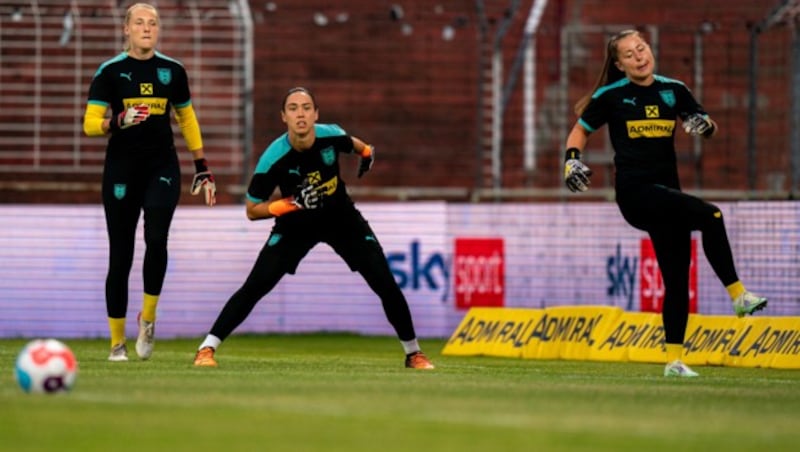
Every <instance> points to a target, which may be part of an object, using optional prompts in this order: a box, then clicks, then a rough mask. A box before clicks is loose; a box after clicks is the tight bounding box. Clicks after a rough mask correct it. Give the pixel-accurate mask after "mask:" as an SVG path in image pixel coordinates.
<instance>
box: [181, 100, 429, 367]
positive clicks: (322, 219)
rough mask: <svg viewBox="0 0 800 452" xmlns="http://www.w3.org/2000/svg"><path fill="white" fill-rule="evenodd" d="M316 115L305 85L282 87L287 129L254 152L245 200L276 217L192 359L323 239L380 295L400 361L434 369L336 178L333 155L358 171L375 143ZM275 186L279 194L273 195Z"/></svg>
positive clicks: (379, 253) (202, 361)
mask: <svg viewBox="0 0 800 452" xmlns="http://www.w3.org/2000/svg"><path fill="white" fill-rule="evenodd" d="M318 117H319V110H318V107H317V104H316V101H315V99H314V96H313V95H312V94H311V92H310V91H309V90H307V89H306V88H302V87H298V88H292V89H290V90H289V92H288V93H287V94H286V96H285V97H284V99H283V104H282V105H281V118H282V119H283V122H284V123H285V124H286V126H287V129H288V130H287V132H286V133H284V134H283V135H281V136H279V137H278V138H277V139H275V141H273V142H272V144H270V145H269V147H267V149H266V151H264V154H263V155H262V156H261V158H260V159H259V161H258V164H257V166H256V169H255V174H253V177H252V179H251V180H250V185H249V187H248V189H247V197H246V198H247V199H246V201H245V203H246V213H247V218H248V219H250V220H263V219H268V218H274V219H275V220H274V221H275V224H274V226H273V227H272V232H271V234H270V236H269V238H268V239H267V242H266V243H265V244H264V247H263V248H262V249H261V253H260V254H259V255H258V258H257V259H256V262H255V263H254V264H253V268H252V270H251V271H250V274H249V275H248V277H247V279H246V280H245V282H244V284H243V285H242V286H241V287H240V288H239V290H237V291H236V292H235V293H234V294H233V296H231V297H230V299H229V300H228V302H227V303H226V304H225V306H224V307H223V308H222V311H221V312H220V314H219V316H218V317H217V320H216V321H215V322H214V325H213V326H212V327H211V330H210V331H209V333H208V335H207V336H206V338H205V340H203V342H202V343H201V344H200V346H199V347H198V351H197V354H196V355H195V360H194V365H195V366H200V367H216V366H217V361H216V358H215V356H214V354H215V352H216V350H217V349H218V348H219V346H220V344H221V343H222V341H223V340H225V338H226V337H228V336H229V335H230V334H231V333H232V332H233V330H234V329H236V327H238V326H239V325H240V324H241V323H242V322H244V320H245V319H246V318H247V316H248V315H249V314H250V312H251V311H252V309H253V307H254V306H255V305H256V303H258V302H259V300H261V299H262V298H263V297H265V296H266V295H267V294H268V293H269V292H270V291H271V290H272V288H274V287H275V285H276V284H278V281H280V280H281V278H283V276H284V275H285V274H287V273H288V274H294V272H295V270H296V269H297V266H298V264H299V263H300V261H301V260H302V259H303V257H304V256H305V255H306V254H307V253H308V252H309V251H310V250H311V248H313V247H314V246H316V245H317V244H318V243H326V244H328V245H330V246H331V248H333V250H334V251H336V253H337V254H338V255H339V256H341V257H342V259H344V261H345V262H346V263H347V265H348V266H349V267H350V270H352V271H355V272H358V273H360V274H361V276H362V277H363V278H364V280H365V281H366V283H367V284H368V285H369V287H370V288H371V289H372V290H373V291H374V292H375V294H376V295H377V296H378V298H380V300H381V304H382V305H383V310H384V313H385V314H386V318H387V320H388V321H389V323H390V324H391V325H392V327H394V330H395V332H396V333H397V336H398V338H399V339H400V342H401V345H402V347H403V351H404V352H405V355H406V358H405V366H406V367H408V368H412V369H433V364H432V363H431V362H430V360H429V359H428V358H427V357H426V356H425V354H424V353H422V351H421V350H420V346H419V343H418V342H417V337H416V333H415V332H414V324H413V322H412V319H411V312H410V310H409V307H408V303H407V302H406V299H405V296H404V295H403V292H402V291H401V290H400V287H399V286H398V285H397V282H396V281H395V279H394V276H393V275H392V272H391V270H390V269H389V264H388V262H387V261H386V256H385V255H384V252H383V248H381V245H380V242H379V241H378V238H377V237H376V236H375V232H373V231H372V228H371V227H370V226H369V224H368V223H367V221H366V220H365V219H364V217H363V216H362V215H361V212H359V211H358V209H356V207H355V205H354V204H353V201H352V200H351V199H350V196H349V195H348V194H347V188H346V187H345V183H344V181H343V180H342V179H341V178H340V174H339V159H340V155H343V154H344V155H346V154H353V153H355V154H356V155H358V157H359V164H358V177H361V176H363V175H364V174H365V173H366V172H367V171H369V170H370V169H371V168H372V163H373V162H374V161H375V149H374V148H373V147H372V146H370V145H368V144H366V143H365V142H364V141H362V140H360V139H359V138H356V137H354V136H350V135H348V134H347V133H345V131H344V130H343V129H342V128H341V127H339V126H337V125H334V124H317V119H318ZM276 191H277V192H279V194H278V195H276V196H273V193H274V192H276Z"/></svg>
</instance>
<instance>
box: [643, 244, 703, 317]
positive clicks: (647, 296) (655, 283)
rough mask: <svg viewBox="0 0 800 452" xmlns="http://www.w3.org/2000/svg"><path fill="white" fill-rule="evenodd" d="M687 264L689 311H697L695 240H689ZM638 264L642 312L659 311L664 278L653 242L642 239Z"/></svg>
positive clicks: (661, 302)
mask: <svg viewBox="0 0 800 452" xmlns="http://www.w3.org/2000/svg"><path fill="white" fill-rule="evenodd" d="M691 247H692V248H691V249H692V254H691V256H692V257H691V260H690V264H689V312H697V240H696V239H694V238H693V239H692V242H691ZM639 256H640V262H641V263H640V265H639V301H640V310H641V311H642V312H661V310H662V308H663V306H664V280H663V279H662V278H661V269H660V268H658V261H656V253H655V250H653V243H652V242H651V241H650V239H649V238H645V239H642V241H641V251H640V254H639Z"/></svg>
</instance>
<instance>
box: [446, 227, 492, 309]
mask: <svg viewBox="0 0 800 452" xmlns="http://www.w3.org/2000/svg"><path fill="white" fill-rule="evenodd" d="M453 268H454V273H455V282H454V284H455V291H456V307H457V308H458V309H469V308H471V307H479V306H484V307H486V306H489V307H503V306H505V254H504V250H503V239H475V238H470V239H467V238H458V239H456V240H455V253H454V257H453Z"/></svg>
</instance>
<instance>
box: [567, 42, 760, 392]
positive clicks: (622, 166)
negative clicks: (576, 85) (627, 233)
mask: <svg viewBox="0 0 800 452" xmlns="http://www.w3.org/2000/svg"><path fill="white" fill-rule="evenodd" d="M654 64H655V62H654V61H653V53H652V52H651V50H650V46H649V45H648V43H647V42H646V41H645V40H644V38H643V37H642V36H641V35H640V33H639V32H638V31H636V30H624V31H622V32H620V33H618V34H617V35H615V36H614V37H612V38H611V39H610V40H609V41H608V45H607V48H606V59H605V64H604V67H603V71H602V72H601V74H600V76H599V78H598V81H597V83H596V85H595V87H594V89H593V91H592V92H591V93H589V94H587V95H586V96H585V97H584V98H583V99H581V100H580V101H578V103H577V104H576V106H575V111H576V113H577V114H578V115H579V116H580V118H579V119H578V121H577V123H576V124H575V125H574V127H573V128H572V131H571V132H570V133H569V136H568V137H567V142H566V148H567V150H566V158H565V161H566V163H565V164H564V179H565V182H566V185H567V187H568V188H569V189H570V190H571V191H573V192H582V191H585V190H587V189H588V185H589V176H590V175H591V170H590V169H589V168H588V167H587V166H586V165H585V164H583V163H582V162H581V160H580V158H581V151H582V150H583V149H584V148H585V147H586V143H587V140H588V137H589V135H590V134H591V133H593V132H595V131H596V130H597V129H599V128H600V127H601V126H602V125H604V124H608V133H609V136H610V139H611V143H612V145H613V147H614V151H615V156H614V164H615V166H616V180H615V191H616V202H617V205H618V207H619V209H620V212H621V213H622V216H623V217H624V218H625V220H626V221H627V222H628V223H629V224H630V225H631V226H633V227H635V228H637V229H640V230H643V231H646V232H647V233H648V234H649V236H650V239H651V240H652V242H653V248H654V249H655V253H656V259H657V261H658V265H659V267H660V269H661V274H662V277H663V279H664V286H665V294H664V307H663V312H662V319H663V323H664V335H665V342H666V351H667V365H666V367H665V369H664V375H665V376H668V377H673V376H675V377H696V376H697V373H696V372H694V371H693V370H692V369H690V368H689V367H688V366H687V365H686V364H684V363H683V361H682V356H683V340H684V335H685V333H686V324H687V322H688V318H689V264H690V250H691V231H693V230H699V231H701V233H702V238H703V250H704V251H705V254H706V257H707V258H708V260H709V263H710V264H711V267H712V268H713V269H714V272H715V273H716V275H717V277H718V278H719V280H720V281H721V282H722V283H723V284H724V285H725V287H726V288H727V291H728V294H729V295H730V297H731V300H733V310H734V312H735V313H736V315H737V316H739V317H742V316H744V315H745V314H752V313H753V312H755V311H758V310H761V309H763V308H765V307H766V306H767V299H766V298H764V297H759V296H757V295H754V294H752V293H751V292H748V291H747V290H746V289H745V287H744V285H743V284H742V282H741V281H740V280H739V277H738V276H737V274H736V269H735V267H734V262H733V257H732V253H731V248H730V244H729V242H728V236H727V232H726V231H725V222H724V220H723V218H722V212H721V211H720V210H719V209H718V208H717V207H716V206H715V205H713V204H710V203H708V202H705V201H703V200H701V199H698V198H696V197H694V196H690V195H688V194H685V193H683V192H681V188H680V184H679V179H678V168H677V163H676V154H675V145H674V138H675V127H676V118H680V119H681V122H682V125H683V128H684V130H685V131H686V132H687V133H689V134H690V135H700V136H703V137H705V138H711V137H712V136H713V135H714V134H715V133H716V132H717V124H716V123H715V122H714V121H712V120H711V118H709V116H708V114H707V113H706V112H705V111H704V110H703V107H702V106H701V105H700V104H699V103H698V102H697V100H695V98H694V96H693V95H692V93H691V92H690V91H689V89H688V88H687V87H686V85H684V84H683V83H682V82H680V81H678V80H674V79H670V78H666V77H663V76H661V75H657V74H654V72H653V70H654V69H653V67H654Z"/></svg>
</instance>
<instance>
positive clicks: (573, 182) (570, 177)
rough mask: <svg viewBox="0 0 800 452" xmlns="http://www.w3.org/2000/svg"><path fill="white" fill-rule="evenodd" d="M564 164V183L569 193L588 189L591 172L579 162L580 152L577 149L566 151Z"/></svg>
mask: <svg viewBox="0 0 800 452" xmlns="http://www.w3.org/2000/svg"><path fill="white" fill-rule="evenodd" d="M565 160H566V161H565V162H564V183H565V184H566V185H567V188H569V190H570V191H572V192H574V193H577V192H579V191H586V190H588V189H589V176H591V175H592V170H590V169H589V167H588V166H586V165H584V164H583V162H581V151H579V150H578V149H577V148H569V149H567V155H566V159H565Z"/></svg>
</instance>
